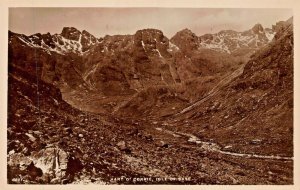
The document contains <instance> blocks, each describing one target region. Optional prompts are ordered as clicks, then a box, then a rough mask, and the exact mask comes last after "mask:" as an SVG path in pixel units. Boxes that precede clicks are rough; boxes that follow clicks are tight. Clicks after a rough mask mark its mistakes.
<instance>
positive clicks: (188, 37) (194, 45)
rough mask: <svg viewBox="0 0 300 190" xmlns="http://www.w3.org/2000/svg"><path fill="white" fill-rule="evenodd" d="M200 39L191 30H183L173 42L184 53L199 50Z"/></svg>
mask: <svg viewBox="0 0 300 190" xmlns="http://www.w3.org/2000/svg"><path fill="white" fill-rule="evenodd" d="M198 41H199V39H198V37H197V35H196V34H195V33H193V32H192V31H191V30H190V29H187V28H186V29H183V30H181V31H179V32H177V33H176V34H175V36H173V37H172V38H171V42H172V43H174V44H175V45H177V46H178V47H179V48H180V49H182V50H183V51H185V52H186V51H191V50H195V49H198V48H199V44H198Z"/></svg>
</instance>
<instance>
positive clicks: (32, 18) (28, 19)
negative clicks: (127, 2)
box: [9, 8, 293, 38]
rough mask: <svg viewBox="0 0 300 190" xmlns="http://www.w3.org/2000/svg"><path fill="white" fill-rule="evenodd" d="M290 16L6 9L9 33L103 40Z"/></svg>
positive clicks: (267, 22)
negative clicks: (70, 31) (68, 31)
mask: <svg viewBox="0 0 300 190" xmlns="http://www.w3.org/2000/svg"><path fill="white" fill-rule="evenodd" d="M292 14H293V13H292V10H291V9H211V8H10V9H9V30H11V31H13V32H16V33H23V34H26V35H30V34H34V33H46V32H50V33H51V34H54V33H60V32H61V30H62V28H63V27H65V26H73V27H76V28H77V29H79V30H87V31H88V32H90V33H91V34H93V35H95V36H96V37H103V36H105V35H106V34H109V35H115V34H134V33H135V32H136V31H137V30H139V29H145V28H156V29H160V30H162V31H163V33H164V34H165V35H166V36H167V37H169V38H171V37H172V36H173V35H174V34H175V33H176V32H178V31H180V30H182V29H184V28H189V29H190V30H192V31H193V32H194V33H196V34H197V35H202V34H205V33H215V32H218V31H220V30H224V29H232V30H236V31H244V30H248V29H250V28H251V27H252V26H253V25H254V24H256V23H260V24H262V25H263V27H271V26H272V24H275V23H276V22H278V21H281V20H287V19H288V18H290V17H291V16H292Z"/></svg>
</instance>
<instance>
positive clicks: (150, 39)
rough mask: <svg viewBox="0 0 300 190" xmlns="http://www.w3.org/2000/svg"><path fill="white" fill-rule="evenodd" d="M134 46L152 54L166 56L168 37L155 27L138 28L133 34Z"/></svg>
mask: <svg viewBox="0 0 300 190" xmlns="http://www.w3.org/2000/svg"><path fill="white" fill-rule="evenodd" d="M134 44H135V46H136V47H137V48H138V49H140V50H142V51H145V52H147V53H148V54H149V55H153V56H159V57H163V56H168V53H167V49H168V48H169V39H168V38H167V37H165V36H164V34H163V32H162V31H160V30H157V29H143V30H138V31H137V32H136V33H135V34H134Z"/></svg>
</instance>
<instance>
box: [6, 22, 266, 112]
mask: <svg viewBox="0 0 300 190" xmlns="http://www.w3.org/2000/svg"><path fill="white" fill-rule="evenodd" d="M185 33H187V34H185ZM179 35H180V36H179ZM181 35H182V36H181ZM178 36H179V37H180V38H179V41H178V40H176V38H177V37H178ZM199 39H200V37H197V36H196V35H195V34H193V33H192V32H191V31H189V30H184V31H182V32H179V33H177V34H176V35H175V36H174V37H173V38H171V40H169V39H168V38H167V37H165V36H164V35H163V33H162V32H161V31H160V30H156V29H144V30H139V31H137V32H136V33H135V34H134V35H115V36H109V35H106V36H105V37H103V38H98V39H97V38H96V37H94V36H93V35H91V34H90V33H88V32H87V31H82V32H80V31H79V30H77V29H76V28H73V27H65V28H63V30H62V32H61V34H54V35H51V34H49V33H47V34H34V35H31V36H25V35H21V34H15V33H12V32H9V51H10V53H9V55H10V57H11V61H10V63H12V64H14V63H16V62H18V64H16V66H18V65H20V62H23V65H26V67H28V68H29V69H30V70H31V72H35V70H36V67H35V64H32V63H33V62H37V64H38V65H39V68H40V70H38V72H39V74H40V77H41V79H42V80H43V81H45V82H48V83H54V84H55V85H56V86H58V87H59V89H60V90H61V91H62V92H63V94H64V97H65V99H66V100H67V101H68V99H69V101H68V102H69V103H71V104H73V105H75V104H77V103H75V102H76V101H77V100H75V99H78V98H75V99H73V98H72V97H73V95H71V96H70V95H69V94H70V93H72V92H74V90H75V91H77V92H78V91H82V92H86V93H87V92H88V91H95V92H96V93H100V94H103V96H116V95H121V96H123V95H129V96H131V95H132V94H134V93H136V92H142V91H145V90H146V91H147V89H148V88H149V87H152V86H164V85H167V86H170V87H172V86H174V85H175V86H176V85H177V86H178V85H180V86H183V87H181V89H182V92H181V94H182V96H183V98H185V99H191V100H193V99H194V100H195V99H197V98H198V97H200V96H201V95H203V93H205V91H202V92H200V93H189V90H188V91H186V90H184V89H187V88H190V86H195V85H196V83H197V84H199V82H200V81H201V80H202V78H203V77H206V78H207V77H211V76H212V75H213V76H218V79H216V80H214V81H216V82H217V81H219V80H221V79H222V76H223V75H224V74H226V72H227V71H230V70H231V69H235V68H236V66H237V65H238V64H235V63H236V62H241V60H240V58H239V57H237V58H236V57H234V56H232V55H230V54H228V53H226V52H225V53H224V52H218V51H215V49H214V50H211V49H207V48H202V47H201V46H200V43H199V42H200V41H199ZM193 41H194V42H195V43H194V44H193V43H192V42H193ZM264 42H265V43H267V41H264ZM25 52H26V53H25ZM15 55H16V56H15ZM20 55H22V56H20ZM33 55H35V56H33ZM36 55H38V57H39V58H38V59H36ZM214 78H215V77H214ZM196 79H197V80H196ZM205 80H207V79H205ZM194 81H198V82H196V83H195V82H194ZM200 83H201V82H200ZM78 96H81V97H82V95H78ZM71 99H72V100H71ZM73 100H74V101H73ZM78 100H79V99H78ZM79 102H80V101H79ZM117 104H118V103H117ZM109 107H111V106H109Z"/></svg>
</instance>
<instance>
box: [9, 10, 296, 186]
mask: <svg viewBox="0 0 300 190" xmlns="http://www.w3.org/2000/svg"><path fill="white" fill-rule="evenodd" d="M293 16H294V15H293V9H287V8H201V7H195V8H193V7H190V8H184V7H181V8H178V7H9V8H8V31H7V32H8V38H7V39H8V41H7V42H6V43H7V48H8V49H7V51H8V58H7V59H8V62H7V63H6V67H7V68H8V71H7V72H8V73H7V78H8V79H7V117H6V118H5V119H6V120H7V128H6V132H7V139H6V141H7V147H6V151H7V152H6V153H4V152H3V154H6V156H5V159H6V160H7V165H6V167H7V184H40V185H42V184H56V185H62V184H97V185H146V184H147V185H154V184H155V185H293V184H294V114H293V113H294V29H293V28H294V27H293V20H294V17H293Z"/></svg>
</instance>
